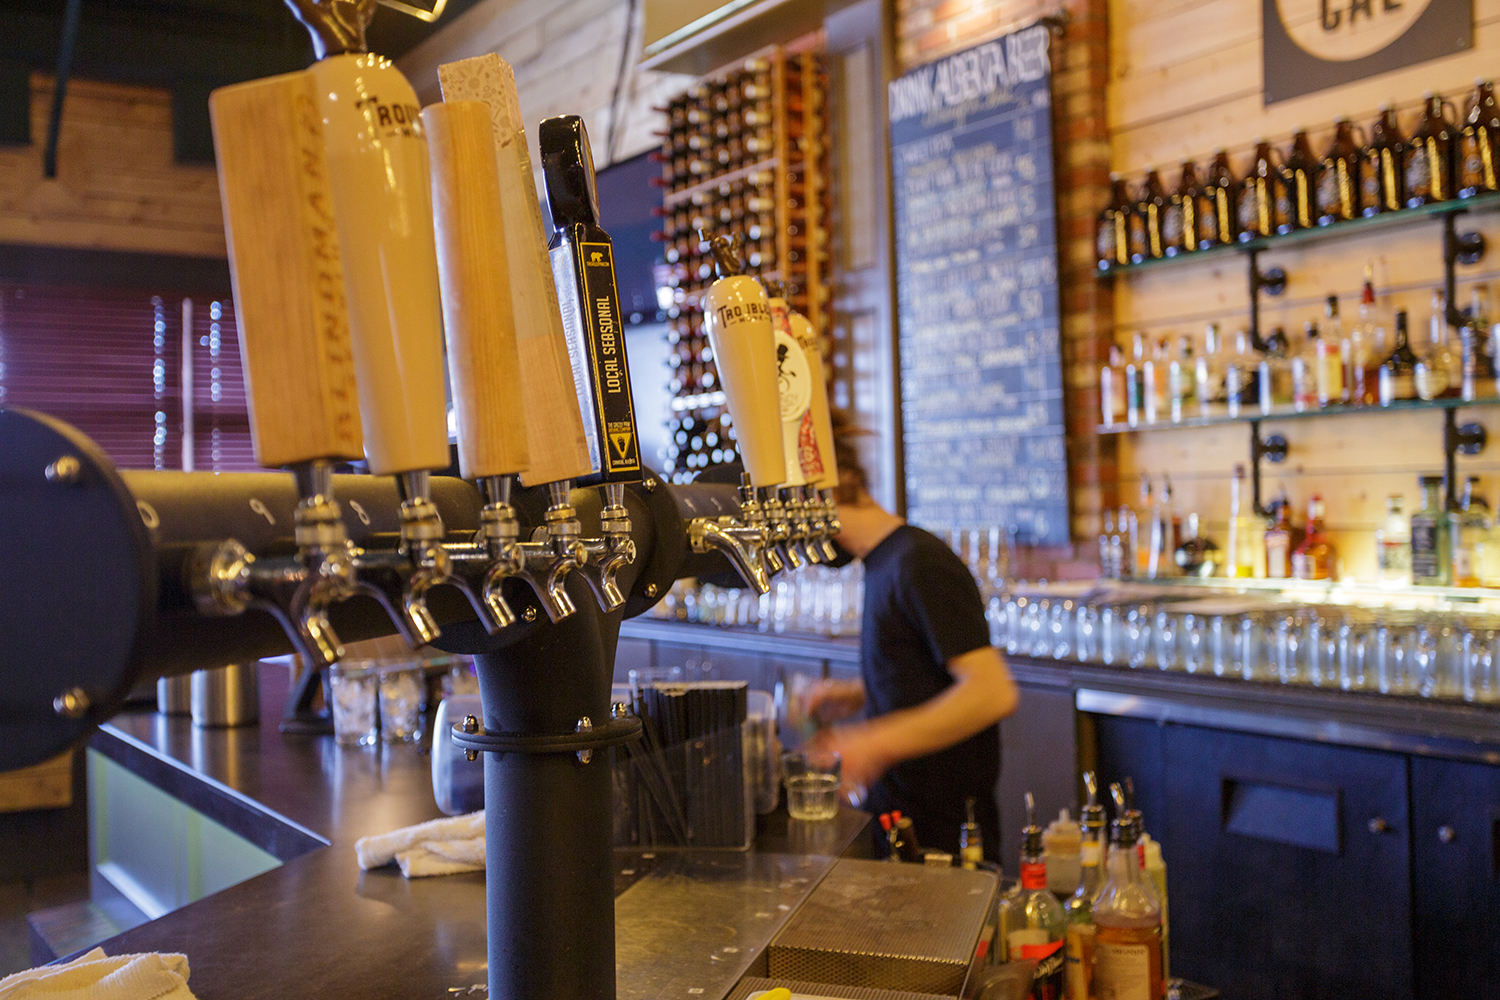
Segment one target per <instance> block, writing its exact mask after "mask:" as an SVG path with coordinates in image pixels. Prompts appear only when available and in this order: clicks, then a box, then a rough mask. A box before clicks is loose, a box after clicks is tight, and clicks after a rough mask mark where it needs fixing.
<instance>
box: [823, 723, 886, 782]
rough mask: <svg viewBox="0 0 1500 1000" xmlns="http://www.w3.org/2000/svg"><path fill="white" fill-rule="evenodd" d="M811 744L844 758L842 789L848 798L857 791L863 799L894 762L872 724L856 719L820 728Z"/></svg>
mask: <svg viewBox="0 0 1500 1000" xmlns="http://www.w3.org/2000/svg"><path fill="white" fill-rule="evenodd" d="M808 746H809V747H811V748H812V749H816V750H835V751H837V752H838V754H839V756H840V757H841V758H843V763H844V767H843V774H844V780H843V782H842V784H841V786H840V792H841V793H842V794H843V796H844V797H845V798H848V797H849V796H850V795H851V794H858V795H859V796H860V797H861V798H862V797H863V795H864V791H865V789H867V788H869V787H870V786H871V785H873V784H874V783H875V782H876V781H878V780H880V776H881V775H882V774H884V773H885V772H886V770H887V769H888V768H890V766H891V765H892V764H893V763H895V762H894V761H892V760H891V759H890V757H889V755H888V754H886V752H885V750H884V748H883V747H882V746H881V745H880V740H879V737H878V735H877V734H876V733H875V731H874V729H873V727H871V726H870V725H869V723H863V722H857V723H852V724H850V725H846V726H834V727H833V728H831V729H822V730H819V731H818V732H817V733H816V734H815V735H814V736H813V737H812V738H811V739H810V740H808Z"/></svg>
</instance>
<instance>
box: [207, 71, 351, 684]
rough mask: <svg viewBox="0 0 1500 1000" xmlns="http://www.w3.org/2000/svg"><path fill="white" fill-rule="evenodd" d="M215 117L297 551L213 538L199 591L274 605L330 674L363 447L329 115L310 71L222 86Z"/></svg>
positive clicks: (241, 299)
mask: <svg viewBox="0 0 1500 1000" xmlns="http://www.w3.org/2000/svg"><path fill="white" fill-rule="evenodd" d="M209 110H210V113H211V116H212V119H213V131H214V148H215V152H216V158H217V161H218V169H219V188H220V192H221V194H222V200H223V204H224V231H225V235H226V236H227V238H228V244H229V266H230V276H231V279H232V280H233V283H234V306H235V315H236V320H237V322H238V326H239V332H240V334H239V335H240V353H241V357H242V360H243V363H244V369H245V390H246V397H247V399H248V402H249V405H250V432H251V438H252V440H253V442H254V446H255V460H256V462H258V463H259V464H260V465H262V466H264V467H266V468H281V467H289V468H291V469H292V470H293V472H294V473H295V474H296V477H297V486H298V491H299V495H300V497H301V500H300V502H299V504H298V507H297V512H296V520H295V531H296V541H297V553H296V555H295V556H277V557H263V558H261V559H260V560H257V559H256V557H255V556H254V554H252V553H250V552H249V551H247V550H246V548H245V547H244V546H243V545H242V544H240V543H239V542H238V541H236V540H234V539H230V540H228V541H225V542H222V543H218V544H209V545H206V546H204V547H203V549H202V550H201V551H200V552H199V553H198V554H197V555H196V556H195V558H194V573H193V587H194V590H195V591H196V594H195V596H196V598H197V604H198V606H199V608H200V609H201V610H203V611H205V612H208V613H213V614H234V613H237V612H239V611H242V610H244V609H245V608H247V607H250V606H252V605H254V606H257V607H261V608H264V609H266V610H268V611H270V612H271V613H272V614H274V615H275V616H276V617H277V618H278V619H279V620H280V621H281V623H282V625H283V627H284V628H285V629H286V631H287V634H288V636H289V637H290V638H291V640H292V642H293V644H294V645H295V646H296V648H297V651H298V652H299V653H301V654H302V655H303V656H304V657H305V658H306V659H307V661H308V663H309V664H310V665H311V666H313V667H315V668H317V667H324V666H327V665H328V664H330V663H332V662H334V661H335V660H337V659H338V658H339V657H340V656H342V655H343V649H342V647H341V646H340V644H339V639H338V636H337V635H335V634H334V631H333V628H332V627H331V626H330V624H329V621H328V609H329V607H330V606H331V605H333V604H334V603H335V602H337V601H341V600H344V599H346V598H348V597H350V596H352V595H353V594H354V592H355V575H354V558H353V557H354V553H353V549H352V547H351V545H350V543H349V536H348V533H347V532H346V530H345V527H344V522H343V520H342V518H341V515H340V511H339V506H338V503H337V502H336V501H335V500H334V498H333V492H332V489H331V487H330V476H329V472H330V468H331V466H332V464H333V463H335V462H339V461H343V460H347V459H353V458H358V457H359V456H360V455H361V453H362V448H363V439H362V435H361V429H360V415H359V403H358V400H357V398H356V389H355V380H354V360H353V355H352V353H351V347H350V342H349V323H348V316H347V313H346V310H345V302H344V273H343V265H342V262H341V259H340V255H339V244H338V237H337V235H336V233H335V226H334V219H333V200H332V199H333V193H332V188H331V186H330V182H329V177H328V171H327V166H326V160H325V155H324V146H323V122H322V116H321V115H320V114H319V111H318V106H317V100H316V97H315V95H314V93H313V87H312V81H311V80H310V79H309V78H308V77H307V75H306V74H304V73H288V74H285V75H283V76H277V77H272V78H270V79H266V80H254V81H251V82H249V83H242V84H237V85H235V86H231V87H225V88H222V89H220V90H216V91H214V93H213V95H212V96H211V97H210V99H209Z"/></svg>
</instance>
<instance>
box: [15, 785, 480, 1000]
mask: <svg viewBox="0 0 1500 1000" xmlns="http://www.w3.org/2000/svg"><path fill="white" fill-rule="evenodd" d="M354 854H355V856H356V857H357V858H358V859H359V867H360V868H362V869H364V870H365V871H369V870H370V869H371V868H379V867H381V866H383V865H388V864H390V863H391V862H392V861H394V862H396V864H398V865H400V866H401V874H402V875H405V876H406V877H407V878H423V877H425V876H428V875H456V874H458V873H459V872H482V871H484V813H483V812H473V813H469V814H468V815H466V816H453V817H447V818H444V819H434V820H429V821H428V822H426V823H418V824H417V825H416V826H408V827H403V828H402V829H400V830H392V831H391V832H390V833H378V834H374V835H373V836H369V837H361V838H359V839H358V840H357V841H355V842H354ZM0 1000H5V998H4V997H0Z"/></svg>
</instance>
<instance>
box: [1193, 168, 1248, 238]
mask: <svg viewBox="0 0 1500 1000" xmlns="http://www.w3.org/2000/svg"><path fill="white" fill-rule="evenodd" d="M1238 211H1239V182H1238V181H1236V180H1235V177H1234V168H1233V167H1231V166H1230V165H1229V153H1228V152H1226V151H1225V150H1222V149H1220V150H1218V151H1216V152H1215V153H1214V162H1213V166H1211V167H1209V168H1208V179H1207V181H1206V182H1205V183H1204V186H1203V196H1202V199H1201V200H1200V201H1199V203H1198V249H1199V250H1207V249H1208V248H1209V247H1211V246H1217V245H1218V244H1220V243H1233V242H1234V241H1235V238H1236V237H1237V236H1238V235H1239V228H1238V226H1237V225H1236V223H1235V219H1236V213H1237V212H1238Z"/></svg>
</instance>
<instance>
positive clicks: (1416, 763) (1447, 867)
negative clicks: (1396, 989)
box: [1411, 757, 1500, 1000]
mask: <svg viewBox="0 0 1500 1000" xmlns="http://www.w3.org/2000/svg"><path fill="white" fill-rule="evenodd" d="M1411 767H1412V771H1411V803H1412V829H1411V834H1412V871H1413V873H1414V876H1415V879H1414V880H1415V885H1414V893H1413V906H1414V908H1415V910H1416V980H1417V996H1418V997H1419V998H1421V1000H1450V998H1452V997H1470V998H1475V1000H1495V998H1500V767H1492V766H1489V765H1486V764H1467V763H1460V762H1457V761H1449V760H1435V759H1430V758H1425V757H1413V758H1412V762H1411Z"/></svg>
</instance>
